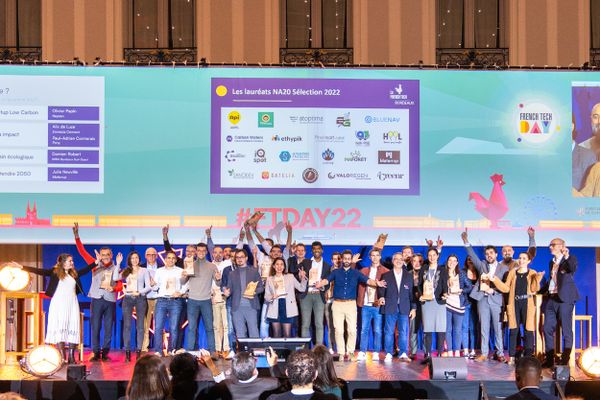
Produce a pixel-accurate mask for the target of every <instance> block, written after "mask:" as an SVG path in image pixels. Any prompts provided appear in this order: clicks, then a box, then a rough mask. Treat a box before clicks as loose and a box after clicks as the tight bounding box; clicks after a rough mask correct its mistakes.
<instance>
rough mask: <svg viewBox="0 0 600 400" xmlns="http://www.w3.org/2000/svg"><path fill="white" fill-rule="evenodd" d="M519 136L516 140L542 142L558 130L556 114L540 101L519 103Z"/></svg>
mask: <svg viewBox="0 0 600 400" xmlns="http://www.w3.org/2000/svg"><path fill="white" fill-rule="evenodd" d="M517 120H518V125H519V137H518V139H517V141H519V142H520V141H522V140H525V141H527V142H530V143H542V142H545V141H547V140H548V139H550V138H551V137H552V136H553V134H554V133H556V132H558V131H560V125H559V123H558V121H557V116H556V114H555V113H554V112H553V111H552V109H551V108H550V107H548V106H547V105H546V104H542V103H529V104H526V103H521V104H519V113H518V119H517Z"/></svg>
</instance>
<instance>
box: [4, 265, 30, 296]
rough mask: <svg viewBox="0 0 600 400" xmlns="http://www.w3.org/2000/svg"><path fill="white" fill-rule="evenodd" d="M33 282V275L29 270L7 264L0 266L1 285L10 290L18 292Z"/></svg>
mask: <svg viewBox="0 0 600 400" xmlns="http://www.w3.org/2000/svg"><path fill="white" fill-rule="evenodd" d="M30 282H31V277H30V276H29V273H28V272H27V271H23V270H22V269H19V268H15V267H13V266H10V265H5V266H4V267H2V268H0V286H2V288H3V289H4V290H6V291H9V292H18V291H20V290H24V289H25V288H26V287H27V286H29V283H30Z"/></svg>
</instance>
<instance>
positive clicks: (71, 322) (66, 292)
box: [10, 253, 100, 364]
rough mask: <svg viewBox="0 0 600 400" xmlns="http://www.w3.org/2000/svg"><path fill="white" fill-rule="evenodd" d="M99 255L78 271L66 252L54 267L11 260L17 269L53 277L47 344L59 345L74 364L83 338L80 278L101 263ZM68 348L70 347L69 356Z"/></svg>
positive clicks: (47, 291) (49, 294) (51, 279)
mask: <svg viewBox="0 0 600 400" xmlns="http://www.w3.org/2000/svg"><path fill="white" fill-rule="evenodd" d="M99 258H100V255H99V254H96V260H95V262H93V263H91V264H90V265H88V266H87V267H85V268H82V269H80V270H75V268H74V265H73V257H72V256H71V255H70V254H66V253H63V254H61V255H59V256H58V258H57V259H56V264H54V267H53V268H52V269H40V268H34V267H25V266H23V265H21V264H18V263H16V262H11V263H10V265H11V266H13V267H15V268H20V269H23V270H24V271H27V272H31V273H33V274H36V275H42V276H45V277H49V278H50V281H49V282H48V286H47V287H46V295H47V296H49V297H51V298H52V299H51V300H50V308H49V310H48V326H47V328H46V343H48V344H54V345H56V346H57V347H58V348H59V349H60V350H61V355H62V356H63V357H64V359H65V360H67V359H68V362H69V364H75V349H76V347H77V345H78V344H79V341H80V330H79V302H78V301H77V295H78V294H83V288H82V287H81V281H80V280H79V277H80V276H82V275H85V274H87V273H88V272H90V271H91V270H92V269H93V268H94V267H95V266H96V265H98V262H99ZM66 348H68V355H67V354H66V353H67V352H66Z"/></svg>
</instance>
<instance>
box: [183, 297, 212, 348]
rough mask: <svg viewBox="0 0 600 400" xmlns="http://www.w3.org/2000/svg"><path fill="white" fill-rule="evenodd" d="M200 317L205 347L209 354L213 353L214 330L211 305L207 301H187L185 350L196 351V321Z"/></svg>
mask: <svg viewBox="0 0 600 400" xmlns="http://www.w3.org/2000/svg"><path fill="white" fill-rule="evenodd" d="M200 316H202V323H203V324H204V332H206V346H207V347H208V351H210V352H211V353H212V352H214V351H215V330H214V327H213V311H212V303H211V301H210V299H209V300H192V299H188V301H187V319H188V332H187V341H186V344H187V346H186V347H185V348H186V350H198V320H199V319H200Z"/></svg>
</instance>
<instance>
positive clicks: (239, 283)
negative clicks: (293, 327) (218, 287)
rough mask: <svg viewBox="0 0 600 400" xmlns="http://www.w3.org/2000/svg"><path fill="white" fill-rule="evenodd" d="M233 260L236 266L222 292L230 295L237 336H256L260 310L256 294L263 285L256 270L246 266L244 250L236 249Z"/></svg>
mask: <svg viewBox="0 0 600 400" xmlns="http://www.w3.org/2000/svg"><path fill="white" fill-rule="evenodd" d="M234 261H235V264H236V266H237V268H236V269H235V270H233V271H231V273H229V274H228V275H229V276H228V278H227V283H226V286H225V289H224V290H223V292H224V294H225V296H227V297H231V313H232V317H233V326H234V327H235V334H236V335H237V337H238V338H247V337H251V338H257V337H259V332H258V321H257V318H256V313H257V312H258V310H260V302H259V301H258V294H260V293H262V292H263V291H264V290H265V287H264V285H263V282H262V279H261V277H260V274H259V273H258V270H257V269H256V268H251V267H249V266H248V255H247V254H246V251H245V250H242V249H239V250H236V251H235V255H234Z"/></svg>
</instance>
